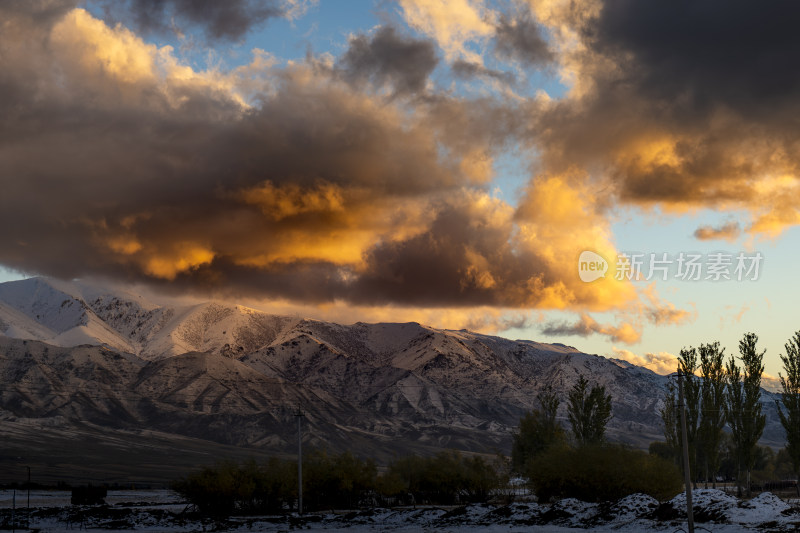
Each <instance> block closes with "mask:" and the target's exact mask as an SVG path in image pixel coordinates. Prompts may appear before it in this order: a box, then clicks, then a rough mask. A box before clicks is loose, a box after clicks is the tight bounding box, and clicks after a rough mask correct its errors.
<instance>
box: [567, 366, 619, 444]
mask: <svg viewBox="0 0 800 533" xmlns="http://www.w3.org/2000/svg"><path fill="white" fill-rule="evenodd" d="M567 415H568V417H569V422H570V424H571V425H572V433H573V435H575V440H576V442H577V443H578V444H579V445H581V446H585V445H587V444H599V443H601V442H602V441H603V437H604V435H605V431H606V424H608V421H609V420H610V419H611V395H610V394H609V395H606V388H605V387H604V386H601V385H594V386H593V387H592V389H591V390H589V382H588V381H587V380H586V378H584V377H583V376H582V375H581V376H579V377H578V382H577V383H576V384H575V385H574V386H573V387H572V390H571V391H570V393H569V402H568V405H567Z"/></svg>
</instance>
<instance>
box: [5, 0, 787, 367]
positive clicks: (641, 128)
mask: <svg viewBox="0 0 800 533" xmlns="http://www.w3.org/2000/svg"><path fill="white" fill-rule="evenodd" d="M798 23H800V5H798V4H795V3H788V2H774V1H767V2H763V3H760V4H759V5H758V6H757V7H756V6H754V4H752V3H751V2H744V1H741V0H734V1H721V0H718V1H706V2H696V1H688V0H678V1H674V2H640V1H633V0H606V1H603V0H597V1H584V2H580V1H576V2H572V1H566V0H502V1H501V0H497V1H493V0H438V1H435V0H396V1H393V0H348V1H347V2H342V1H333V0H261V1H258V0H230V1H226V2H217V1H214V0H161V1H155V0H123V1H111V0H91V1H80V0H32V1H23V0H10V1H7V2H3V3H2V4H0V24H2V30H0V116H2V117H3V120H2V121H0V222H1V223H0V280H13V279H19V278H23V277H28V276H34V275H46V276H53V277H57V278H62V279H76V278H81V279H92V278H98V279H104V280H111V281H114V282H119V283H122V284H136V285H139V286H144V287H147V288H148V289H150V290H154V291H157V292H161V293H164V294H171V295H193V296H197V297H212V298H218V299H225V300H233V301H237V302H243V303H246V304H248V305H251V306H253V307H258V308H260V309H264V310H268V311H272V312H281V313H301V314H303V315H305V316H309V317H313V318H318V319H324V320H335V321H339V322H343V323H352V322H355V321H367V322H377V321H397V322H407V321H417V322H421V323H424V324H428V325H431V326H434V327H443V328H449V329H462V328H466V329H471V330H474V331H479V332H484V333H491V334H497V335H501V336H504V337H509V338H524V339H533V340H539V341H544V342H561V343H564V344H568V345H572V346H575V347H577V348H579V349H581V350H583V351H585V352H588V353H597V354H600V355H604V356H609V357H617V358H621V359H625V360H628V361H630V362H633V363H636V364H640V365H644V366H647V367H648V368H651V369H653V370H655V371H658V372H661V373H667V372H671V371H673V370H674V369H675V355H676V354H677V353H679V351H680V350H681V349H682V348H684V347H689V346H699V345H700V344H703V343H708V342H713V341H719V342H720V343H721V345H722V346H723V347H725V348H726V354H737V353H738V341H739V340H740V339H741V338H742V336H743V335H744V333H746V332H750V331H752V332H755V333H756V334H758V336H759V345H760V346H761V347H762V348H764V349H766V355H765V364H766V372H767V373H768V374H769V375H771V376H777V375H778V373H779V372H780V370H781V362H780V355H781V354H782V353H784V347H783V346H784V343H785V342H787V341H788V339H789V338H790V337H791V336H792V335H793V333H794V332H795V331H797V330H800V318H798V314H797V311H796V310H797V295H798V291H797V290H796V288H795V287H797V283H796V276H797V274H796V273H797V272H798V269H797V263H798V261H800V253H798V252H797V250H799V249H800V230H798V228H797V226H798V223H800V210H798V206H797V200H796V198H798V189H799V188H800V185H799V182H798V177H799V176H800V170H798V164H799V163H800V149H799V148H800V146H798V144H799V143H800V141H799V140H798V139H800V137H798V132H799V130H800V128H799V127H798V124H797V120H796V117H797V116H798V111H800V109H798V108H800V90H798V89H800V71H798V70H797V69H796V68H795V67H796V58H797V57H798V52H800V34H798V33H797V31H796V27H797V25H798ZM584 253H586V254H588V255H582V254H584ZM626 258H627V260H626ZM584 259H586V260H584ZM687 261H688V263H687ZM590 263H591V265H590ZM687 265H691V269H692V270H689V267H688V266H687ZM651 267H652V270H651ZM592 268H599V269H600V270H599V271H598V270H591V269H592ZM581 269H582V270H581ZM598 272H599V273H600V274H597V273H598ZM589 278H591V279H589Z"/></svg>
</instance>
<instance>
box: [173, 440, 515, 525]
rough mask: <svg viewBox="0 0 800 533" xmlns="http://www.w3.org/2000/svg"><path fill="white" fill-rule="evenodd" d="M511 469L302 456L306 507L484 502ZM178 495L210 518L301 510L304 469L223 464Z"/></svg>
mask: <svg viewBox="0 0 800 533" xmlns="http://www.w3.org/2000/svg"><path fill="white" fill-rule="evenodd" d="M506 470H507V469H506V468H505V464H503V463H502V461H499V460H498V461H490V460H487V459H485V458H484V457H481V456H468V455H463V454H461V453H458V452H455V451H446V452H440V453H438V454H437V455H435V456H433V457H419V456H409V457H403V458H399V459H396V460H395V461H393V462H392V463H390V464H389V466H388V468H387V469H386V471H385V472H384V473H381V474H379V473H378V470H377V468H376V466H375V463H374V461H372V460H371V459H361V458H359V457H356V456H354V455H353V454H351V453H348V452H344V453H341V454H337V455H331V454H328V453H326V452H325V451H321V450H312V451H310V452H309V453H307V454H305V455H304V457H303V507H304V510H306V511H314V510H321V509H355V508H359V507H363V506H375V505H387V504H392V503H398V504H403V505H411V504H439V505H452V504H454V503H470V502H485V501H487V500H488V499H489V497H490V496H491V495H493V494H494V493H495V492H496V491H497V490H498V489H500V488H502V487H505V486H506V485H507V481H508V477H507V472H506ZM173 489H174V490H175V491H176V492H178V493H179V494H181V495H182V496H184V497H185V498H186V499H187V500H188V501H189V502H191V503H192V504H194V505H195V506H196V507H197V509H198V510H199V511H200V512H202V513H204V514H209V515H214V516H230V515H232V514H253V513H273V514H280V513H284V512H288V511H292V510H297V500H298V491H297V489H298V486H297V462H296V461H293V460H286V459H278V458H275V457H273V458H270V459H269V460H268V461H267V462H266V463H263V464H258V463H256V462H255V461H249V462H246V463H244V464H237V463H234V462H230V461H227V462H221V463H219V464H217V465H216V466H214V467H207V468H204V469H202V470H201V471H199V472H196V473H194V474H192V475H190V476H188V477H186V478H184V479H182V480H179V481H177V482H175V483H174V484H173Z"/></svg>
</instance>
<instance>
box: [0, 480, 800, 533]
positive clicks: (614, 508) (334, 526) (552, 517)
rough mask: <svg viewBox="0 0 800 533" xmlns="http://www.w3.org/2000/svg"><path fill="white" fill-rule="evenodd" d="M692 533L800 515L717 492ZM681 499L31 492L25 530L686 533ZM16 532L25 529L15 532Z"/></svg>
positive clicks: (701, 507) (784, 525) (2, 523)
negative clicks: (403, 504) (333, 505)
mask: <svg viewBox="0 0 800 533" xmlns="http://www.w3.org/2000/svg"><path fill="white" fill-rule="evenodd" d="M26 496H27V495H26V493H25V492H24V491H18V492H17V520H18V524H20V525H25V520H26V509H25V508H24V505H25V502H26ZM693 496H694V500H693V502H694V512H695V524H696V526H697V530H698V531H704V530H705V531H714V532H720V533H735V532H745V531H796V530H797V529H798V527H800V509H798V508H795V507H792V506H790V505H789V504H788V503H786V502H784V501H783V500H781V499H779V498H778V497H776V496H775V495H773V494H771V493H763V494H760V495H759V496H757V497H755V498H753V499H751V500H749V501H741V500H738V499H736V498H734V497H732V496H730V495H727V494H725V493H724V492H722V491H719V490H712V489H704V490H698V491H695V492H694V493H693ZM685 501H686V500H685V496H684V494H679V495H678V496H676V497H675V498H674V499H672V500H671V501H669V502H665V503H659V502H658V501H656V500H655V499H653V498H651V497H649V496H645V495H642V494H634V495H631V496H627V497H625V498H623V499H621V500H619V501H617V502H613V503H601V504H595V503H585V502H581V501H578V500H575V499H571V498H568V499H564V500H561V501H560V502H557V503H555V504H552V505H539V504H537V503H514V504H511V505H506V506H496V505H468V506H466V507H456V508H450V509H440V508H419V509H400V510H394V509H368V510H363V511H354V512H340V513H327V514H309V515H306V516H304V517H302V518H297V517H282V516H280V517H267V516H261V517H239V518H232V519H228V520H222V521H215V520H212V519H208V518H199V517H197V516H194V515H191V514H186V513H185V512H184V511H185V510H186V505H185V504H184V503H182V502H181V501H180V498H179V497H178V496H177V495H175V494H174V493H172V492H170V491H109V493H108V497H107V498H106V503H107V504H108V505H107V506H105V507H73V506H70V505H69V493H67V492H44V491H33V492H31V514H30V523H29V526H28V527H29V528H30V529H36V530H39V531H42V532H62V531H64V532H66V531H72V530H75V529H96V528H100V529H103V530H105V531H132V530H136V531H175V532H183V531H186V532H189V531H201V530H202V531H205V530H217V531H287V530H288V529H295V528H303V529H308V530H312V531H313V530H318V531H325V532H338V531H341V532H344V531H348V532H351V533H352V532H355V533H357V532H359V531H408V532H411V531H429V532H438V531H441V532H455V531H459V532H473V531H474V532H477V531H490V532H497V533H500V532H512V531H520V530H525V531H530V532H545V531H548V532H550V531H552V532H567V531H622V532H639V531H642V532H651V531H653V532H655V531H659V532H661V531H663V532H667V531H670V532H671V531H678V530H681V529H682V530H684V531H686V530H687V528H686V514H685ZM11 503H12V492H11V491H0V528H9V526H10V525H11V524H10V522H9V520H10V516H11V509H10V507H11ZM17 529H19V530H21V531H23V530H25V529H26V528H21V527H18V528H17Z"/></svg>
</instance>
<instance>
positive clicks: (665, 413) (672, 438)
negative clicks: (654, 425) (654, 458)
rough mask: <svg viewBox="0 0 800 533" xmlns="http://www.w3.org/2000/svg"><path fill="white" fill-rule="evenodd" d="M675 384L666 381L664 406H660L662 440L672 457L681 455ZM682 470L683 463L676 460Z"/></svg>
mask: <svg viewBox="0 0 800 533" xmlns="http://www.w3.org/2000/svg"><path fill="white" fill-rule="evenodd" d="M677 394H678V393H677V391H676V390H675V384H674V383H673V382H672V381H669V382H668V383H667V390H666V392H665V394H664V407H662V408H661V421H662V422H663V423H664V440H665V441H666V445H667V447H668V448H669V449H670V450H671V452H672V455H673V456H674V457H680V456H681V434H680V431H679V429H678V428H679V427H680V413H679V412H678V397H677ZM678 462H679V463H680V465H681V470H683V463H682V462H680V461H678Z"/></svg>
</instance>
